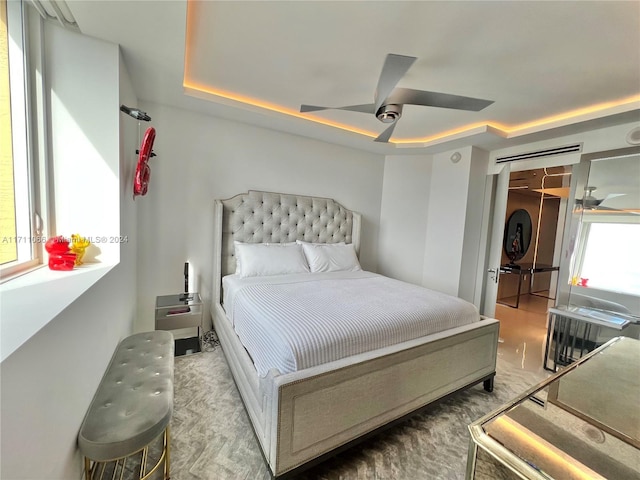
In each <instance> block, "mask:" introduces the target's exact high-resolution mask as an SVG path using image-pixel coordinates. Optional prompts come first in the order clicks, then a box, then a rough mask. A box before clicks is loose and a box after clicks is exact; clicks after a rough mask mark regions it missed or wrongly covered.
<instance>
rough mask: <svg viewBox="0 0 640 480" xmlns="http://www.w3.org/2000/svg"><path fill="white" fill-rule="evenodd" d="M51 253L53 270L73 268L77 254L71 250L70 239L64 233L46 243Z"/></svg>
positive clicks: (50, 264) (50, 262) (46, 248)
mask: <svg viewBox="0 0 640 480" xmlns="http://www.w3.org/2000/svg"><path fill="white" fill-rule="evenodd" d="M44 248H45V250H46V251H47V252H48V253H49V268H50V269H51V270H73V266H74V264H75V261H76V254H75V253H72V252H71V251H70V250H69V240H67V239H66V238H64V237H63V236H62V235H60V236H58V237H52V238H50V239H49V240H47V243H45V244H44Z"/></svg>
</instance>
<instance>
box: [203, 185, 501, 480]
mask: <svg viewBox="0 0 640 480" xmlns="http://www.w3.org/2000/svg"><path fill="white" fill-rule="evenodd" d="M239 198H241V199H242V200H241V201H240V200H239ZM291 198H293V199H297V200H296V201H297V205H300V201H301V200H302V201H303V202H302V203H304V200H305V199H309V201H310V202H312V201H316V200H317V201H319V202H320V204H321V203H322V202H333V201H332V200H328V199H317V198H313V199H312V198H311V197H300V196H291V195H282V194H272V193H265V192H249V194H243V195H241V196H236V197H234V198H232V199H230V200H226V201H224V202H223V201H216V203H215V220H216V231H215V234H216V242H215V245H214V283H213V285H214V286H215V287H214V292H213V293H214V305H213V308H212V317H213V322H214V326H215V329H216V332H217V334H218V336H219V338H220V342H221V344H222V348H223V351H224V353H225V356H226V358H227V361H228V363H229V367H230V369H231V372H232V374H233V377H234V379H235V382H236V385H237V387H238V390H239V391H240V395H241V396H242V399H243V402H244V405H245V408H246V410H247V413H248V415H249V418H250V419H251V423H252V424H253V428H254V431H255V433H256V436H257V438H258V441H259V443H260V446H261V448H262V451H263V454H264V457H265V459H266V461H267V463H268V464H269V467H270V469H271V472H272V473H273V475H274V476H276V477H281V476H288V474H291V473H296V472H297V471H299V470H301V469H303V468H305V467H306V466H308V465H310V464H312V463H313V460H315V459H319V458H322V457H324V456H326V455H328V454H330V453H331V452H332V451H335V450H336V449H338V448H340V447H341V446H344V445H347V444H351V443H353V442H354V441H357V439H359V438H362V437H363V436H365V435H367V434H369V433H370V432H373V431H376V430H378V429H380V428H382V427H384V426H385V425H388V424H389V423H391V422H393V421H395V420H397V419H400V418H402V417H404V416H406V415H408V414H410V413H411V412H414V411H416V410H419V409H421V408H422V407H424V406H426V405H428V404H430V403H432V402H434V401H436V400H438V399H441V398H442V397H445V396H447V395H449V394H451V393H453V392H455V391H457V390H460V389H462V388H465V387H467V386H470V385H474V384H476V383H478V382H481V381H483V380H484V381H486V383H485V387H486V388H488V389H490V384H491V382H489V381H488V379H491V380H492V377H493V375H494V374H495V366H496V351H497V345H498V329H499V323H498V321H497V320H494V319H488V318H483V319H482V320H481V321H480V322H478V323H474V324H471V325H466V326H463V327H457V328H454V329H450V330H447V331H445V332H440V333H437V334H433V335H429V336H426V337H421V338H418V339H415V340H411V341H407V342H403V343H401V344H397V345H393V346H391V347H385V348H382V349H378V350H374V351H371V352H367V353H363V354H360V355H355V356H351V357H348V358H344V359H341V360H337V361H334V362H330V363H327V364H323V365H319V366H316V367H312V368H308V369H305V370H302V371H298V372H292V373H287V374H284V375H281V374H279V372H277V371H276V370H272V371H270V372H269V374H268V375H267V376H266V377H265V378H259V377H258V375H257V372H256V370H255V368H254V366H253V363H252V361H251V358H250V356H249V354H248V353H247V351H246V350H245V349H244V347H243V346H242V344H241V343H240V340H239V339H238V337H237V336H236V334H235V332H234V331H233V327H232V326H231V323H230V322H229V320H228V319H227V317H226V314H225V312H224V309H223V308H222V306H221V304H220V298H221V292H220V288H221V277H222V275H223V274H227V273H230V271H231V268H232V266H231V265H232V264H233V262H231V260H233V259H232V258H230V257H232V250H233V248H232V245H233V239H237V240H240V241H254V242H263V241H281V242H283V241H291V240H292V239H295V237H296V235H297V238H301V239H308V235H307V236H306V237H305V236H304V234H303V233H304V231H305V228H304V227H300V226H299V224H300V222H297V225H298V226H296V227H295V231H294V233H293V234H291V233H288V234H286V235H285V236H282V232H280V233H279V234H278V237H279V238H274V235H273V233H271V236H267V235H263V234H262V233H261V234H260V235H256V234H255V233H256V230H255V228H256V227H255V226H256V225H264V224H265V217H264V214H260V215H262V218H258V221H253V220H252V221H247V220H246V218H245V219H244V220H242V221H239V220H238V219H237V218H235V219H234V220H231V219H229V218H224V217H229V216H232V215H236V213H237V212H238V211H240V212H241V214H242V215H246V212H249V211H250V212H252V215H253V214H255V212H256V211H257V209H259V208H266V209H268V211H269V212H271V213H270V214H269V215H273V213H274V211H276V210H278V208H280V209H281V210H282V211H283V212H284V213H285V214H286V215H287V217H290V216H291V209H290V208H282V205H280V207H278V208H276V207H274V206H275V205H277V202H279V201H280V200H278V199H285V205H291V204H290V203H288V202H289V200H291ZM247 199H248V200H247ZM265 199H266V205H267V206H266V207H264V205H265ZM312 203H313V202H312ZM312 203H310V204H309V205H311V204H312ZM246 205H249V206H248V207H246ZM336 205H337V204H336ZM338 207H339V205H338ZM245 208H246V210H243V209H245ZM303 208H304V207H303ZM314 208H315V207H314ZM336 208H337V207H336ZM340 208H342V207H340ZM225 210H227V215H224V213H225ZM287 210H288V211H287ZM319 211H322V212H325V211H326V210H325V209H324V208H323V207H320V210H319ZM329 211H330V212H333V213H332V214H331V215H330V217H331V218H338V217H340V218H343V217H344V220H345V221H346V222H348V223H349V224H350V225H351V226H350V228H349V229H348V230H349V232H348V234H347V233H345V232H346V231H347V229H346V228H344V226H340V227H336V226H335V225H334V226H331V225H329V226H328V227H329V230H330V231H342V234H341V235H343V234H344V235H345V238H344V239H341V238H340V236H341V235H335V234H334V233H331V234H330V237H331V241H343V240H347V243H351V242H352V241H353V240H354V239H355V240H356V242H353V243H358V241H359V223H360V219H359V216H358V215H357V214H355V213H354V212H348V211H346V212H348V213H347V214H346V215H343V213H342V212H338V213H335V211H334V207H333V206H331V204H330V207H329ZM232 212H233V213H232ZM242 212H245V213H242ZM294 216H297V215H294ZM303 216H304V215H303ZM307 216H309V215H308V212H307ZM325 217H326V215H325ZM280 220H281V219H280V218H276V219H275V220H274V219H269V220H267V223H268V224H273V225H275V224H279V225H282V223H283V222H281V221H280ZM309 222H310V224H315V227H314V228H316V229H317V220H316V221H315V222H314V221H313V220H309ZM325 223H326V222H325ZM329 223H330V222H329ZM247 224H248V225H249V227H247V228H250V229H254V230H253V231H252V232H242V231H240V230H241V229H242V228H244V225H247ZM238 226H241V228H238ZM280 230H282V231H283V232H284V230H285V229H283V228H280ZM267 232H273V230H272V229H271V228H269V229H267ZM356 232H357V234H356ZM263 233H266V232H263ZM316 234H317V233H316ZM247 238H249V239H250V240H248V239H247ZM309 240H311V239H309ZM314 240H318V239H314ZM320 240H322V238H320ZM322 241H326V240H322ZM358 246H359V245H356V248H357V247H358Z"/></svg>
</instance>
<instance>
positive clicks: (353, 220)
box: [213, 190, 361, 302]
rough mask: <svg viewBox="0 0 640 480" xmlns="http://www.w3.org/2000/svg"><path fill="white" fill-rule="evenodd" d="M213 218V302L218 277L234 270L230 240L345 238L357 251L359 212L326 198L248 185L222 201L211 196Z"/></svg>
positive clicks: (217, 296) (217, 291)
mask: <svg viewBox="0 0 640 480" xmlns="http://www.w3.org/2000/svg"><path fill="white" fill-rule="evenodd" d="M214 220H215V232H214V235H215V244H214V252H213V256H214V260H213V276H214V278H213V285H214V290H215V295H214V298H215V300H216V301H217V302H219V301H220V282H221V279H222V277H223V276H224V275H228V274H230V273H233V272H235V269H236V260H235V257H234V248H233V242H234V240H238V241H240V242H247V243H263V242H271V243H284V242H295V241H296V240H303V241H305V242H316V243H337V242H345V243H353V244H354V246H355V249H356V252H359V251H360V223H361V217H360V215H359V214H358V213H355V212H352V211H350V210H347V209H346V208H344V207H343V206H342V205H340V204H339V203H337V202H336V201H334V200H332V199H330V198H318V197H307V196H302V195H288V194H284V193H271V192H258V191H255V190H250V191H249V192H248V193H242V194H240V195H236V196H235V197H232V198H230V199H228V200H216V202H215V213H214Z"/></svg>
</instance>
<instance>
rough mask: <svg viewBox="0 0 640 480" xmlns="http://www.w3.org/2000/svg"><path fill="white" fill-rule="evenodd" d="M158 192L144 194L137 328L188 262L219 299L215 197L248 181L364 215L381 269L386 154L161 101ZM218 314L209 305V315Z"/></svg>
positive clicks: (149, 319)
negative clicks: (214, 276) (214, 269)
mask: <svg viewBox="0 0 640 480" xmlns="http://www.w3.org/2000/svg"><path fill="white" fill-rule="evenodd" d="M142 107H143V109H144V110H145V111H146V112H147V113H148V114H149V115H150V116H151V118H152V122H151V125H152V126H154V127H155V128H156V131H157V137H156V141H155V145H154V151H155V152H156V153H157V157H154V158H152V159H151V160H150V162H149V164H150V166H151V183H150V188H149V193H147V195H146V196H144V197H138V198H137V199H136V204H137V207H138V219H139V230H138V231H139V241H138V247H139V248H138V299H139V305H138V310H139V316H138V323H137V324H136V327H135V328H136V330H137V331H144V330H152V329H153V328H154V305H155V298H156V296H157V295H163V294H170V293H176V292H181V291H182V289H183V265H184V262H185V261H189V262H190V263H191V264H192V265H193V268H194V270H195V272H196V275H197V279H196V288H197V289H198V290H199V291H200V293H201V294H202V296H203V297H204V298H203V299H204V300H205V305H206V306H207V307H208V306H209V302H210V299H211V265H212V255H211V248H212V238H213V201H214V199H217V198H228V197H231V196H233V195H235V194H238V193H242V192H246V191H247V190H249V189H251V190H266V191H274V192H285V193H297V194H303V195H316V196H322V197H331V198H334V199H336V200H337V201H338V202H340V203H341V204H343V205H344V206H345V207H347V208H349V209H352V210H355V211H357V212H360V213H361V214H362V217H363V231H362V247H361V254H360V257H361V262H362V266H363V268H365V269H368V270H373V271H375V270H376V268H377V264H376V255H377V251H378V245H377V239H378V223H379V216H380V204H381V192H382V178H383V170H384V158H383V157H382V156H380V155H375V154H372V153H366V152H361V151H357V150H352V149H348V148H345V147H340V146H336V145H331V144H327V143H325V142H320V141H316V140H312V139H308V138H304V137H299V136H295V135H290V134H286V133H282V132H277V131H272V130H267V129H264V128H259V127H254V126H250V125H245V124H240V123H235V122H232V121H227V120H223V119H219V118H214V117H210V116H206V115H203V114H198V113H193V112H188V111H186V110H181V109H177V108H173V107H168V106H163V105H159V104H154V103H145V104H143V105H142ZM208 318H209V315H208V313H207V312H205V319H207V320H208Z"/></svg>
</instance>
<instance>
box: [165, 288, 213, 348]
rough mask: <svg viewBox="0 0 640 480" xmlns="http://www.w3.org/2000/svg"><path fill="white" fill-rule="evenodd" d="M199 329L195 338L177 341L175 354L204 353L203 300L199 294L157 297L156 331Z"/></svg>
mask: <svg viewBox="0 0 640 480" xmlns="http://www.w3.org/2000/svg"><path fill="white" fill-rule="evenodd" d="M194 327H195V328H197V329H198V334H197V336H195V337H190V338H179V339H177V340H176V341H175V343H176V345H175V347H176V348H175V354H176V356H179V355H189V354H192V353H197V352H201V351H202V343H201V337H202V299H201V298H200V294H199V293H197V292H192V293H178V294H175V295H161V296H159V297H156V330H178V329H182V328H194Z"/></svg>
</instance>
